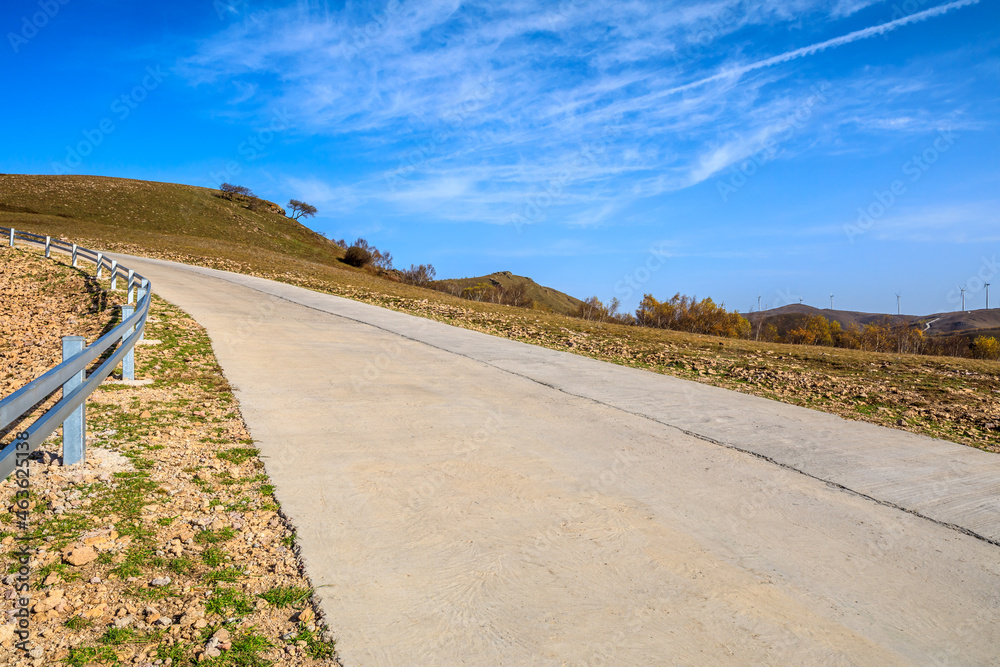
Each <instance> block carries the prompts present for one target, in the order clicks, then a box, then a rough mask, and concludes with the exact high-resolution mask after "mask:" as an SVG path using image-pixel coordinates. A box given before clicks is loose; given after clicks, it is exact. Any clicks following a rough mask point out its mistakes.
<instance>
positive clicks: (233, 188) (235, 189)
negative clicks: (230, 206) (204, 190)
mask: <svg viewBox="0 0 1000 667" xmlns="http://www.w3.org/2000/svg"><path fill="white" fill-rule="evenodd" d="M219 190H221V191H222V196H223V197H225V198H226V199H228V200H229V201H234V200H237V199H249V198H252V197H253V196H254V194H253V192H252V191H251V190H250V188H247V187H244V186H242V185H233V184H232V183H223V184H222V185H220V186H219Z"/></svg>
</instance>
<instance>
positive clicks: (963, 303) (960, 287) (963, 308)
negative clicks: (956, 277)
mask: <svg viewBox="0 0 1000 667" xmlns="http://www.w3.org/2000/svg"><path fill="white" fill-rule="evenodd" d="M958 290H959V291H960V292H961V293H962V312H963V313H964V312H965V287H963V286H961V285H959V286H958Z"/></svg>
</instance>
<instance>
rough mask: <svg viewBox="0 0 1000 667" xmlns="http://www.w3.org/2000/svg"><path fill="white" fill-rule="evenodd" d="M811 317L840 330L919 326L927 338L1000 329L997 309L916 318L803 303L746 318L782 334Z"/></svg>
mask: <svg viewBox="0 0 1000 667" xmlns="http://www.w3.org/2000/svg"><path fill="white" fill-rule="evenodd" d="M814 315H822V316H823V317H825V318H826V319H828V320H830V321H837V322H840V325H841V326H842V327H847V326H848V325H850V324H856V325H858V326H864V325H867V324H872V323H874V322H879V323H881V322H889V323H891V324H893V325H897V324H907V325H921V326H922V327H927V328H926V332H927V333H928V334H929V335H935V334H954V333H959V334H966V333H971V332H973V331H988V330H995V329H1000V308H991V309H989V310H985V309H984V310H972V311H966V312H950V313H935V314H933V315H919V316H918V315H885V314H881V313H860V312H856V311H850V310H830V309H829V308H822V309H821V308H814V307H812V306H807V305H805V304H798V303H795V304H792V305H789V306H782V307H781V308H773V309H771V310H765V311H763V312H760V313H751V314H750V315H748V317H749V319H750V321H751V322H754V323H756V322H757V321H758V320H759V319H761V318H763V319H764V321H765V322H768V323H772V324H774V325H775V326H776V327H777V329H778V331H784V330H785V328H788V327H789V326H791V327H795V326H798V324H799V322H800V321H801V320H802V319H803V316H808V317H812V316H814Z"/></svg>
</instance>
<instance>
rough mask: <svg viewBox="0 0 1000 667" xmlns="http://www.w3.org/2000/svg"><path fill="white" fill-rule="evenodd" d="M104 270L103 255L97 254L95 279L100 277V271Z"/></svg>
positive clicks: (101, 253)
mask: <svg viewBox="0 0 1000 667" xmlns="http://www.w3.org/2000/svg"><path fill="white" fill-rule="evenodd" d="M103 269H104V253H103V252H99V253H97V276H96V277H97V278H100V277H101V271H102V270H103Z"/></svg>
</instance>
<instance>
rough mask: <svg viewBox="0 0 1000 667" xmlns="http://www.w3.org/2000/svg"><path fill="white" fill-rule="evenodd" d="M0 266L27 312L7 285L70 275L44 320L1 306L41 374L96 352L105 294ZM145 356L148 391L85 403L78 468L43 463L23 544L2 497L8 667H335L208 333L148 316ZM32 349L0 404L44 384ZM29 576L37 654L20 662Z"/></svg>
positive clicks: (3, 641)
mask: <svg viewBox="0 0 1000 667" xmlns="http://www.w3.org/2000/svg"><path fill="white" fill-rule="evenodd" d="M0 266H2V268H3V271H2V272H0V275H2V276H3V277H4V281H3V282H0V285H2V287H0V289H3V290H5V291H4V292H3V293H4V294H17V295H22V294H23V295H24V296H23V297H18V298H22V299H23V302H24V303H25V304H31V303H33V302H34V301H35V297H38V296H39V293H38V292H37V291H33V288H26V287H23V286H20V285H16V284H15V283H17V282H19V281H18V280H17V279H16V278H13V277H15V276H17V275H21V276H23V275H26V272H27V271H34V272H35V273H36V276H39V277H41V276H42V274H45V275H48V273H52V274H54V275H60V276H61V275H63V274H66V275H65V282H59V283H58V285H59V286H60V290H59V291H58V292H54V291H52V290H50V291H48V292H43V294H44V295H45V296H46V297H47V298H49V299H50V300H49V301H47V302H46V303H47V306H46V307H45V308H31V307H25V308H23V309H19V308H18V307H17V306H16V305H10V304H11V303H12V302H8V301H5V302H4V307H5V312H9V313H10V315H11V317H10V320H5V321H4V322H6V323H7V324H5V326H14V325H13V324H11V322H13V321H15V320H16V322H17V324H16V327H18V328H17V329H16V331H17V332H18V333H17V334H16V335H17V338H16V340H17V341H25V342H31V343H32V344H31V345H30V349H32V350H37V351H38V352H37V353H38V354H39V356H41V357H42V358H44V359H45V360H46V361H45V364H48V365H51V364H54V363H56V362H57V361H58V358H59V353H58V350H59V346H58V337H59V335H61V334H63V333H66V329H65V328H64V327H65V326H66V325H67V324H78V326H77V328H76V330H75V331H74V333H76V332H80V333H81V334H84V335H88V339H89V338H90V337H91V336H93V335H95V334H96V333H97V332H99V331H100V330H101V328H102V327H103V326H106V324H107V317H106V314H107V309H106V308H105V309H104V310H101V309H96V310H95V312H90V308H91V307H92V306H91V304H93V303H95V301H94V299H95V298H97V297H96V296H95V294H96V295H100V290H101V289H106V288H107V283H106V282H105V284H104V285H97V286H96V287H97V289H96V290H95V289H91V288H93V287H94V286H95V283H94V281H90V280H88V279H86V278H85V277H83V276H82V275H80V276H76V275H74V274H75V273H76V272H75V271H74V270H72V269H68V268H66V267H60V266H58V265H56V266H53V263H52V262H49V261H47V260H44V259H43V258H40V257H38V256H37V255H33V254H32V253H22V252H20V251H9V250H4V251H3V252H0ZM44 269H50V271H49V272H46V271H44ZM62 286H65V287H64V288H63V287H62ZM74 288H78V291H77V292H76V294H75V295H74ZM56 295H58V298H57V296H56ZM100 296H101V298H104V296H103V295H100ZM115 296H116V295H114V294H112V295H111V297H108V298H109V299H111V300H112V301H113V300H114V298H115ZM60 310H68V311H71V312H73V313H75V316H74V320H75V322H70V321H69V319H68V317H65V316H63V315H60V314H59V311H60ZM102 313H103V315H104V317H103V320H102V318H101V317H100V315H102ZM53 329H55V330H56V331H55V332H54V333H52V332H51V331H52V330H53ZM36 337H37V338H36ZM146 339H147V340H148V341H149V342H150V343H152V344H150V345H143V346H141V347H139V348H137V354H136V357H137V359H136V362H137V376H138V377H140V378H148V379H151V380H153V382H152V383H151V384H148V385H145V386H129V385H126V384H121V383H116V382H115V381H114V380H113V379H112V380H111V381H110V382H106V383H105V384H104V385H103V386H102V387H101V388H100V389H99V390H98V391H97V392H96V393H95V394H94V395H93V396H92V397H91V400H90V401H89V403H88V408H87V411H88V412H87V419H88V456H87V461H86V463H84V464H80V465H76V466H72V467H64V466H63V465H62V463H61V459H60V448H59V441H58V438H57V437H53V438H50V440H49V441H47V442H46V443H45V444H43V446H42V447H41V448H40V452H39V453H38V455H37V456H36V459H35V460H34V461H32V463H31V465H30V471H29V472H30V475H29V480H30V486H31V488H30V496H29V515H28V525H27V527H25V526H22V525H20V524H19V523H18V522H16V521H15V515H14V514H13V511H12V510H13V509H14V501H15V497H14V494H15V487H14V485H13V484H12V482H11V481H10V480H8V481H5V482H2V483H0V505H2V507H3V508H4V510H5V511H4V513H3V514H2V515H0V521H2V522H0V562H2V563H4V568H3V571H2V572H0V582H2V583H0V597H2V598H3V599H4V601H5V605H4V607H5V609H3V614H2V616H0V663H2V664H10V665H32V666H41V665H52V664H61V663H68V664H71V665H98V664H100V665H114V664H123V665H187V664H203V665H210V666H214V665H220V666H221V665H267V664H282V665H318V664H338V663H337V659H336V654H335V650H334V646H333V643H332V641H331V640H330V632H329V630H328V629H327V628H326V626H325V624H324V622H323V619H322V618H320V617H317V615H316V609H315V608H314V606H313V603H312V587H311V585H310V583H309V581H308V578H307V576H306V575H305V573H304V570H303V567H302V564H301V562H300V560H299V558H298V555H297V548H296V544H295V532H294V527H293V526H292V524H291V523H290V521H289V520H288V519H287V517H285V516H284V515H283V514H282V512H281V509H280V507H279V506H278V505H277V503H276V501H275V498H274V496H273V490H274V489H273V487H272V486H271V485H270V483H269V480H268V476H267V472H266V468H265V466H264V464H263V463H262V461H261V460H260V458H259V456H258V452H257V450H256V448H254V447H253V441H252V439H251V438H250V435H249V434H248V432H247V429H246V426H245V424H244V423H243V420H242V418H241V416H240V412H239V407H238V405H237V403H236V401H235V398H234V397H233V395H232V393H231V391H230V388H229V386H228V384H227V382H226V380H225V378H224V377H223V375H222V372H221V369H220V368H219V366H218V364H217V363H216V361H215V358H214V356H213V354H212V350H211V345H210V342H209V340H208V337H207V336H206V334H205V332H204V330H203V329H201V327H200V326H198V325H197V324H196V323H195V322H194V321H193V320H191V319H190V318H189V317H188V316H187V315H185V314H184V313H183V312H181V311H179V310H178V309H176V308H174V307H172V306H170V305H169V304H166V303H164V302H162V301H160V300H158V299H154V302H153V306H152V311H151V315H150V322H149V325H148V329H147V332H146ZM35 340H38V341H40V342H41V344H39V345H35V344H33V343H34V341H35ZM157 341H158V342H157ZM24 349H28V346H27V344H25V345H13V344H12V345H9V346H8V347H7V348H6V349H5V354H7V355H8V356H5V357H4V360H5V362H7V365H6V366H4V368H5V369H14V370H13V371H11V372H8V373H7V375H6V376H4V377H5V378H6V380H5V382H6V384H5V385H3V387H2V388H0V392H3V393H9V390H10V388H11V386H13V385H16V384H17V383H18V382H20V381H21V380H23V379H24V377H27V376H30V375H31V374H32V373H35V372H41V371H43V370H45V368H46V367H47V366H46V365H44V364H43V365H42V366H41V367H39V368H37V369H36V368H35V366H34V365H28V364H25V363H23V361H21V358H20V355H19V352H20V351H22V350H24ZM56 435H58V432H57V434H56ZM25 528H26V529H25ZM21 558H24V560H26V561H27V565H28V568H29V570H30V589H29V592H30V609H31V615H30V633H31V636H30V639H29V640H28V643H27V644H26V645H24V644H22V645H21V646H20V647H18V646H17V644H18V642H19V641H20V638H19V637H18V636H17V635H16V632H15V631H16V629H17V626H16V624H15V620H16V619H15V617H14V614H15V613H16V611H17V608H18V604H19V600H18V598H19V595H18V593H17V591H16V588H15V587H16V586H17V585H18V575H17V574H15V572H16V571H17V570H18V568H19V566H20V565H21V561H20V559H21Z"/></svg>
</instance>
